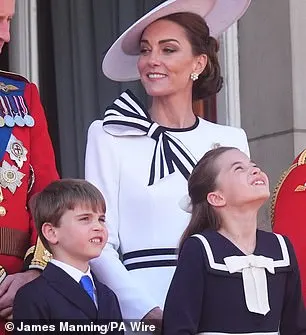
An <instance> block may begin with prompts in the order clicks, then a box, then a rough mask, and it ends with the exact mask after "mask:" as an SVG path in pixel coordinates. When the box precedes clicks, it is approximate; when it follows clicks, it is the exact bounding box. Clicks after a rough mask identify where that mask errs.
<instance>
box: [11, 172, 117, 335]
mask: <svg viewBox="0 0 306 335" xmlns="http://www.w3.org/2000/svg"><path fill="white" fill-rule="evenodd" d="M105 210H106V209H105V201H104V198H103V196H102V194H101V193H100V191H99V190H98V189H97V188H96V187H94V186H93V185H92V184H90V183H89V182H87V181H85V180H77V179H63V180H58V181H55V182H53V183H51V184H50V185H49V186H47V187H46V188H45V189H44V190H43V191H42V192H41V193H39V194H38V195H37V196H36V197H34V199H33V201H32V203H31V211H32V215H33V217H34V220H35V224H36V227H37V231H38V234H39V237H40V238H41V240H42V242H43V244H44V246H45V247H46V249H47V250H49V251H50V252H51V253H52V256H53V258H52V259H51V260H50V262H49V263H48V265H47V266H46V268H45V270H44V271H43V272H42V275H41V276H40V277H38V278H37V279H35V280H34V281H32V282H30V283H29V284H27V285H25V286H24V287H22V288H21V289H20V290H19V291H18V292H17V295H16V298H15V302H14V309H13V316H14V320H26V319H36V320H53V319H63V320H69V319H70V320H71V319H79V320H84V319H85V320H86V319H87V320H91V321H92V320H93V321H94V320H97V321H101V320H102V321H103V320H108V321H117V322H118V323H120V321H121V319H122V318H121V312H120V307H119V304H118V300H117V297H116V296H115V294H114V293H113V292H112V291H111V290H110V289H109V288H108V287H106V286H105V285H103V284H101V283H100V282H98V281H97V280H96V278H95V276H94V274H93V273H91V271H90V267H89V263H88V262H89V261H90V260H91V259H93V258H95V257H98V256H99V255H100V253H101V251H102V249H103V247H104V246H105V243H106V241H107V237H108V234H107V230H106V227H105ZM113 333H116V332H113ZM119 333H120V334H121V332H119V331H118V334H119ZM116 334H117V333H116Z"/></svg>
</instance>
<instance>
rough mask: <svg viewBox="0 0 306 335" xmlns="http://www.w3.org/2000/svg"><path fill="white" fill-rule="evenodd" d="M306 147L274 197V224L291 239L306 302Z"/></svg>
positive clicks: (278, 231)
mask: <svg viewBox="0 0 306 335" xmlns="http://www.w3.org/2000/svg"><path fill="white" fill-rule="evenodd" d="M305 209H306V150H304V151H303V152H301V153H300V154H299V155H298V157H297V158H296V159H295V160H294V162H293V164H292V165H291V166H290V168H289V169H288V170H287V171H286V172H285V173H284V174H283V176H282V177H281V179H280V181H279V183H278V185H277V187H276V189H275V191H274V196H273V198H272V224H273V230H274V232H276V233H280V234H283V235H286V236H288V237H289V239H290V240H291V242H292V244H293V246H294V249H295V253H296V256H297V259H298V264H299V268H300V272H301V280H302V293H303V297H304V302H305V303H306V216H305Z"/></svg>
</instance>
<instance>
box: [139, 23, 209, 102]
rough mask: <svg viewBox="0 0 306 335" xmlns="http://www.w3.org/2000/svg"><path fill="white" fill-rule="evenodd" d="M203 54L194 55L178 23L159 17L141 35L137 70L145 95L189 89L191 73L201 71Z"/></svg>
mask: <svg viewBox="0 0 306 335" xmlns="http://www.w3.org/2000/svg"><path fill="white" fill-rule="evenodd" d="M206 62H207V59H206V55H202V56H194V55H193V53H192V48H191V44H190V42H189V41H188V39H187V36H186V33H185V30H184V28H182V27H181V26H180V25H178V24H177V23H174V22H171V21H167V20H159V21H156V22H153V23H152V24H151V25H149V26H148V27H147V28H146V29H145V31H144V32H143V34H142V37H141V41H140V56H139V59H138V64H137V66H138V71H139V73H140V79H141V82H142V84H143V86H144V87H145V89H146V92H147V94H149V95H151V96H167V95H171V94H174V93H178V92H181V91H183V92H185V91H186V90H187V91H190V93H191V91H192V80H191V79H190V74H191V73H192V72H195V71H196V72H197V73H198V74H200V73H201V72H202V71H203V69H204V68H205V65H206Z"/></svg>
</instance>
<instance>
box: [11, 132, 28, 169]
mask: <svg viewBox="0 0 306 335" xmlns="http://www.w3.org/2000/svg"><path fill="white" fill-rule="evenodd" d="M6 151H7V152H8V153H9V155H10V159H11V160H13V161H15V162H16V164H17V166H18V167H19V168H22V165H23V162H25V161H26V160H27V153H28V150H27V149H26V148H25V147H24V146H23V144H22V142H21V141H19V140H17V138H16V137H15V136H14V135H11V137H10V140H9V142H8V144H7V147H6Z"/></svg>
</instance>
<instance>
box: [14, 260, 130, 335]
mask: <svg viewBox="0 0 306 335" xmlns="http://www.w3.org/2000/svg"><path fill="white" fill-rule="evenodd" d="M92 275H93V279H94V283H95V286H96V293H97V303H98V308H96V305H95V304H94V302H93V301H92V300H91V298H90V297H89V295H88V294H87V293H86V291H85V290H84V289H83V288H82V287H81V285H80V284H79V283H77V282H76V281H75V280H74V279H73V278H71V277H70V276H69V275H68V274H67V273H66V272H65V271H64V270H62V269H61V268H59V267H58V266H55V265H54V264H52V263H48V265H47V266H46V268H45V270H44V271H43V272H42V274H41V275H40V276H39V277H38V278H36V279H34V280H33V281H32V282H30V283H28V284H26V285H25V286H23V287H22V288H21V289H20V290H19V291H18V292H17V294H16V297H15V300H14V308H13V318H14V320H29V319H36V320H50V321H52V320H55V319H62V320H73V319H74V320H76V319H78V320H82V321H84V320H92V321H95V320H105V321H118V322H120V321H121V320H122V316H121V311H120V307H119V303H118V300H117V297H116V295H115V294H114V292H113V291H111V290H110V289H109V288H108V287H107V286H105V285H103V284H102V283H100V282H99V281H98V280H97V279H96V278H95V276H94V274H92ZM121 333H122V334H123V332H118V334H121Z"/></svg>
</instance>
